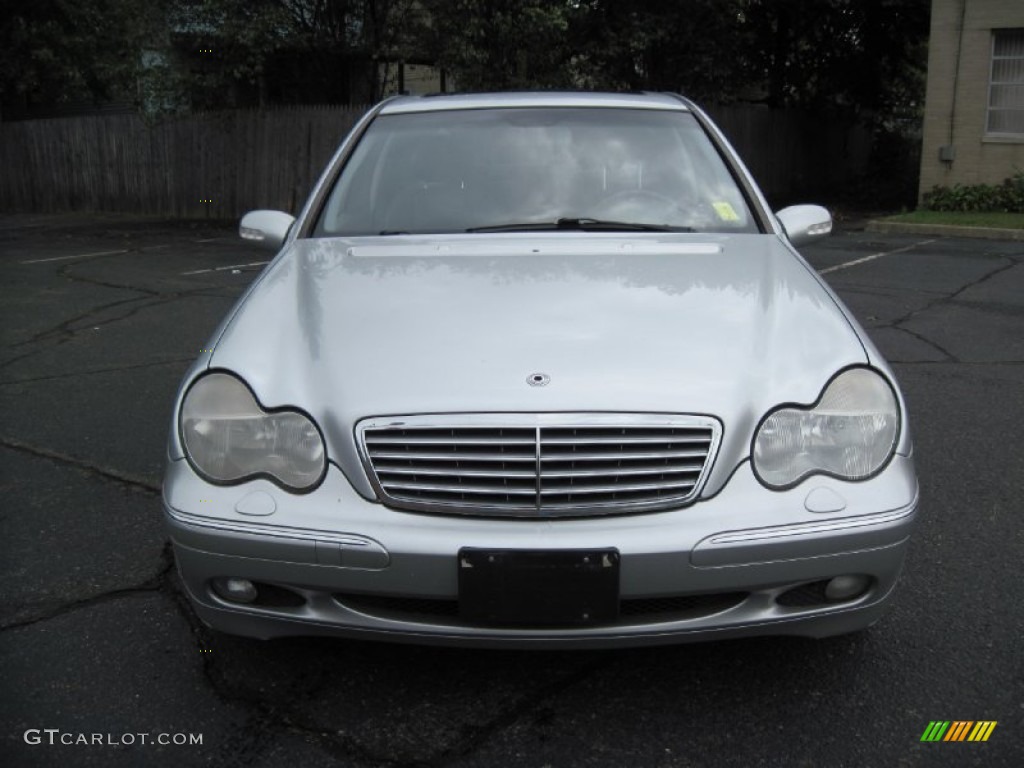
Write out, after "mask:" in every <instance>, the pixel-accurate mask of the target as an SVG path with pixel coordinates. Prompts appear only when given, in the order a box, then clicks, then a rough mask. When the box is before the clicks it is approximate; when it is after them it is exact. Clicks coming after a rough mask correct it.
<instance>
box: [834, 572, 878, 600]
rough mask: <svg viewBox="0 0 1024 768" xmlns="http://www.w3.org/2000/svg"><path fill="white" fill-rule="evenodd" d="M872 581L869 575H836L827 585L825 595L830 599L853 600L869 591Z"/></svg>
mask: <svg viewBox="0 0 1024 768" xmlns="http://www.w3.org/2000/svg"><path fill="white" fill-rule="evenodd" d="M870 581H871V580H870V578H869V577H867V576H836V577H835V578H834V579H832V580H831V581H829V583H828V584H826V585H825V597H827V598H828V599H829V600H852V599H853V598H855V597H859V596H860V595H862V594H864V593H865V592H866V591H867V589H868V584H869V583H870Z"/></svg>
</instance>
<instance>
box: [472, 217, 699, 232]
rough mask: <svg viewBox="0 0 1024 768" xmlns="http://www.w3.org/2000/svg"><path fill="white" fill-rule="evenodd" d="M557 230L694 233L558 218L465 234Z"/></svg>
mask: <svg viewBox="0 0 1024 768" xmlns="http://www.w3.org/2000/svg"><path fill="white" fill-rule="evenodd" d="M558 229H570V230H579V231H583V232H694V231H695V230H694V229H693V228H692V227H674V226H671V225H669V224H645V223H643V222H639V221H608V220H607V219H591V218H586V217H580V218H568V217H566V218H560V219H555V220H554V221H525V222H521V223H516V224H492V225H490V226H486V227H470V228H469V229H467V230H466V231H467V232H533V231H548V230H558Z"/></svg>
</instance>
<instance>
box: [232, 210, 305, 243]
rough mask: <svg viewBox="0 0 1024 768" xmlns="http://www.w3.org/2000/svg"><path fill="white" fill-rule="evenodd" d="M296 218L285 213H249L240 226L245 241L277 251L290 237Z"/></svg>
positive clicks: (239, 231)
mask: <svg viewBox="0 0 1024 768" xmlns="http://www.w3.org/2000/svg"><path fill="white" fill-rule="evenodd" d="M294 223H295V217H294V216H291V215H289V214H287V213H285V212H284V211H249V212H248V213H247V214H245V216H243V217H242V221H241V222H240V223H239V225H238V234H239V235H241V237H242V239H243V240H249V241H251V242H253V243H259V245H261V246H263V247H264V248H269V249H271V250H273V251H276V250H277V249H278V248H280V247H281V243H283V242H284V239H285V238H286V237H287V236H288V230H289V229H291V226H292V224H294Z"/></svg>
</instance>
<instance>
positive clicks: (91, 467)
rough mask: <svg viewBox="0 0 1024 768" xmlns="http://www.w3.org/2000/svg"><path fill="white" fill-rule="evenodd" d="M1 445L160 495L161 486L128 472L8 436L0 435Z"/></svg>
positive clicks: (146, 492) (153, 494) (144, 491)
mask: <svg viewBox="0 0 1024 768" xmlns="http://www.w3.org/2000/svg"><path fill="white" fill-rule="evenodd" d="M0 445H2V446H4V447H5V448H10V449H11V450H12V451H19V452H21V453H26V454H28V455H30V456H37V457H40V458H44V459H50V460H51V461H58V462H60V463H62V464H67V465H69V466H72V467H75V468H77V469H82V470H85V471H86V472H89V473H90V474H94V475H98V476H99V477H102V478H104V479H106V480H110V481H112V482H115V483H118V484H119V485H122V486H125V487H127V488H131V489H133V490H136V491H140V492H141V493H145V494H147V495H151V496H159V495H160V484H159V483H154V482H153V481H152V480H149V479H147V478H145V477H139V476H138V475H133V474H130V473H128V472H122V471H121V470H119V469H113V468H112V467H104V466H102V465H100V464H96V463H94V462H91V461H87V460H86V459H80V458H78V457H77V456H71V455H69V454H66V453H61V452H60V451H54V450H52V449H50V448H40V447H39V446H36V445H31V444H30V443H26V442H23V441H21V440H17V439H15V438H13V437H7V436H6V435H0Z"/></svg>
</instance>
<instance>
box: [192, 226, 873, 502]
mask: <svg viewBox="0 0 1024 768" xmlns="http://www.w3.org/2000/svg"><path fill="white" fill-rule="evenodd" d="M866 361H867V357H866V354H865V350H864V348H863V346H862V345H861V343H860V340H859V338H858V336H857V334H856V333H855V331H854V330H853V328H852V327H851V326H850V324H849V323H848V322H847V320H846V318H845V316H844V315H843V313H842V312H841V311H840V309H839V308H838V306H837V303H836V300H835V299H834V298H833V296H832V295H831V294H830V293H829V292H828V291H827V290H826V289H825V288H824V287H823V286H822V284H821V283H820V282H819V281H818V279H817V278H816V276H815V275H814V274H813V273H812V272H811V270H810V268H809V267H808V266H807V265H806V264H805V263H804V262H803V261H802V260H800V259H798V258H797V257H795V256H794V254H793V253H792V252H791V251H790V250H789V248H788V247H787V246H786V245H785V244H784V243H783V242H782V241H781V240H780V239H779V238H777V237H776V236H774V235H732V236H728V235H675V234H666V235H660V234H659V235H646V234H645V235H642V236H636V237H630V236H627V237H623V236H621V235H615V236H609V235H594V236H590V235H580V234H579V233H572V234H567V233H555V234H552V235H540V236H538V235H532V234H531V235H524V234H521V233H516V234H514V235H507V234H506V235H493V236H492V235H460V236H450V237H445V238H427V237H393V238H373V239H370V238H359V239H352V240H345V239H326V238H325V239H316V240H299V241H296V242H295V243H293V244H292V245H291V246H289V248H288V249H287V250H286V251H285V252H284V253H282V254H280V255H279V257H278V258H277V259H275V261H274V262H273V263H272V264H271V265H270V267H268V269H267V271H266V272H265V273H264V274H263V275H262V276H261V278H260V279H259V280H258V282H257V283H256V284H255V285H254V286H253V288H252V290H251V291H250V292H249V293H248V294H247V296H246V297H244V298H243V300H242V301H241V302H240V304H239V306H238V307H237V310H236V312H235V313H234V315H233V317H232V318H231V319H230V320H229V321H228V322H227V323H226V325H225V328H224V331H223V333H222V335H221V337H220V339H219V341H218V343H217V346H216V349H215V352H214V354H213V355H212V357H211V360H210V366H211V367H213V368H225V369H228V370H231V371H234V372H236V373H238V374H239V375H241V376H242V377H243V378H244V379H245V380H246V381H247V382H248V383H249V385H250V386H251V387H252V388H253V391H254V392H255V393H256V395H257V397H258V398H259V399H260V401H261V402H262V403H263V405H264V406H266V407H279V406H287V405H293V406H299V407H301V408H303V409H305V410H306V411H308V412H309V413H310V414H311V415H312V416H313V417H314V418H315V419H316V420H317V422H318V423H319V424H320V425H321V427H322V429H323V430H324V433H325V437H326V439H327V441H328V450H329V454H330V455H331V456H332V457H341V460H340V461H339V463H340V464H341V466H342V469H343V470H345V471H346V474H348V475H349V476H350V478H351V477H352V476H353V473H355V474H361V473H360V472H359V470H358V466H346V465H351V464H352V462H353V461H355V458H354V457H355V453H354V447H353V445H352V442H353V426H354V424H355V423H356V422H357V421H358V420H360V419H362V418H364V417H368V416H383V415H398V414H415V413H442V412H481V411H484V412H501V411H531V412H532V411H629V412H648V413H658V412H664V413H695V414H706V415H711V416H714V417H716V418H718V419H719V420H720V421H721V422H722V424H723V427H724V434H723V441H722V446H721V448H720V453H719V460H718V461H717V462H716V466H715V471H714V473H713V474H712V476H711V477H710V478H709V482H708V485H707V487H706V488H705V494H707V493H711V492H714V490H715V489H716V488H717V487H720V486H721V484H722V483H724V481H725V478H726V477H727V476H728V473H729V472H731V470H732V468H733V467H734V466H735V465H736V462H738V461H740V460H742V459H743V458H744V457H745V456H747V455H748V454H749V445H750V439H751V435H752V433H753V430H754V428H755V427H756V425H757V422H758V421H759V420H760V419H761V417H762V416H763V415H764V414H765V412H766V411H767V410H769V409H770V408H772V407H774V406H776V405H778V404H780V403H783V402H802V403H810V402H813V401H815V400H816V399H817V397H818V395H819V393H820V391H821V389H822V387H823V386H824V384H825V383H826V381H827V380H828V379H829V377H830V376H832V375H833V374H834V373H835V372H836V371H837V370H839V369H840V368H842V367H844V366H847V365H851V364H854V363H864V362H866ZM535 373H542V374H545V375H546V376H548V377H549V381H548V383H547V385H546V386H530V384H528V382H527V379H528V377H530V376H532V375H533V374H535ZM345 457H348V458H347V459H346V458H345Z"/></svg>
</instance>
